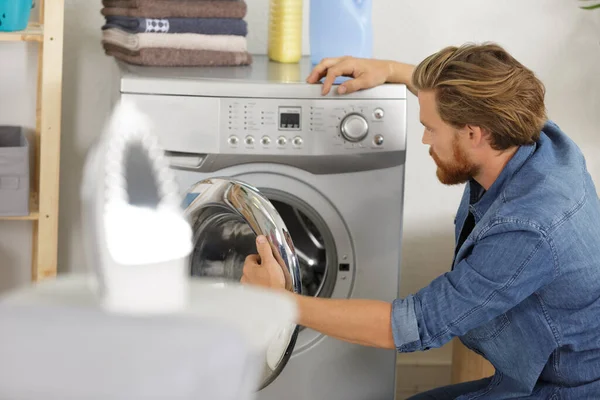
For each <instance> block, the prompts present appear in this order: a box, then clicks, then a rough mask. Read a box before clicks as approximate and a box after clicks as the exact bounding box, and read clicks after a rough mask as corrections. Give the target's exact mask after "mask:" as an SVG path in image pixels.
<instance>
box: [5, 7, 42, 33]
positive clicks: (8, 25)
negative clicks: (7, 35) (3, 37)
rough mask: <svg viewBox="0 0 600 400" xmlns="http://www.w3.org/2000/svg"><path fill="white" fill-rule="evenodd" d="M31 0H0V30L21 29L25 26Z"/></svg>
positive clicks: (29, 13) (29, 12) (11, 30)
mask: <svg viewBox="0 0 600 400" xmlns="http://www.w3.org/2000/svg"><path fill="white" fill-rule="evenodd" d="M33 5H34V2H33V0H0V31H4V32H13V31H22V30H23V29H25V28H26V27H27V23H28V22H29V17H30V15H31V9H32V8H33Z"/></svg>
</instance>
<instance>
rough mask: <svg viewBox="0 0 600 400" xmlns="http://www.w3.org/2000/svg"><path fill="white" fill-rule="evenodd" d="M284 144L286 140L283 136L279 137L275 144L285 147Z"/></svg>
mask: <svg viewBox="0 0 600 400" xmlns="http://www.w3.org/2000/svg"><path fill="white" fill-rule="evenodd" d="M286 143H287V139H286V138H285V136H279V138H278V139H277V144H278V145H280V146H285V144H286Z"/></svg>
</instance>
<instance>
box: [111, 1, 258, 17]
mask: <svg viewBox="0 0 600 400" xmlns="http://www.w3.org/2000/svg"><path fill="white" fill-rule="evenodd" d="M102 2H103V4H104V8H103V9H102V15H104V16H126V17H142V18H173V17H174V18H238V19H241V18H244V17H245V16H246V12H247V11H248V6H247V5H246V2H245V1H232V0H231V1H225V0H135V1H131V0H103V1H102Z"/></svg>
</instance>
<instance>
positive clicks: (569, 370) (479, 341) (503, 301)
mask: <svg viewBox="0 0 600 400" xmlns="http://www.w3.org/2000/svg"><path fill="white" fill-rule="evenodd" d="M469 211H470V212H471V213H472V214H473V216H474V219H475V227H474V228H473V230H472V232H471V234H470V235H469V236H468V237H467V239H466V240H465V241H464V243H463V245H462V246H461V247H460V248H459V249H457V254H456V258H455V260H454V265H453V268H452V270H451V271H449V272H447V273H445V274H444V275H442V276H440V277H438V278H437V279H435V280H434V281H433V282H431V284H430V285H428V286H427V287H425V288H423V289H422V290H420V291H418V292H417V293H415V294H414V295H411V296H408V297H407V298H404V299H397V300H395V301H394V302H393V312H392V327H393V333H394V340H395V343H396V347H397V349H398V351H399V352H411V351H417V350H427V349H428V348H432V347H439V346H442V345H444V344H445V343H447V342H448V341H450V340H451V339H452V338H453V337H455V336H458V337H460V339H461V341H462V342H463V343H464V344H465V345H466V346H467V347H469V348H470V349H472V350H473V351H475V352H477V353H479V354H481V355H483V356H484V357H485V358H486V359H488V360H489V361H490V362H491V363H492V365H493V366H494V367H495V369H496V373H495V375H494V377H493V378H492V379H491V382H490V384H489V385H488V387H487V388H485V389H483V390H481V391H479V392H476V393H471V394H468V395H464V396H462V397H459V399H465V400H466V399H478V398H485V399H509V398H510V399H513V398H520V399H523V398H525V399H591V398H600V201H599V199H598V195H597V194H596V188H595V186H594V183H593V182H592V178H591V177H590V175H589V173H588V171H587V169H586V163H585V159H584V157H583V155H582V153H581V151H580V150H579V148H578V147H577V146H576V145H575V144H574V143H573V141H571V140H570V139H569V138H568V137H567V136H566V135H565V134H564V133H563V132H562V131H561V130H560V129H559V127H558V126H557V125H556V124H554V123H552V122H548V123H546V125H545V126H544V128H543V131H542V133H541V137H540V139H539V140H538V141H537V143H535V144H533V145H530V146H521V147H520V148H519V149H518V151H517V152H516V153H515V155H514V156H513V157H512V159H511V160H510V161H509V162H508V163H507V165H506V166H505V168H504V169H503V171H502V172H501V174H500V176H499V177H498V179H497V180H496V181H495V182H494V183H493V185H492V186H491V187H490V188H489V190H488V191H486V192H485V193H484V191H483V190H482V188H481V187H480V186H479V185H478V184H477V183H476V182H474V181H472V182H470V183H469V184H468V185H466V188H465V192H464V196H463V199H462V201H461V203H460V206H459V208H458V213H457V216H456V222H455V225H456V237H457V238H458V237H459V234H460V232H461V229H462V226H463V224H464V222H465V220H466V218H467V216H468V214H469Z"/></svg>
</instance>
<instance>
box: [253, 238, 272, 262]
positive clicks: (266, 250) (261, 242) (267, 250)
mask: <svg viewBox="0 0 600 400" xmlns="http://www.w3.org/2000/svg"><path fill="white" fill-rule="evenodd" d="M256 250H258V254H259V255H260V260H261V264H264V263H266V262H267V261H270V260H274V259H275V257H273V250H271V245H270V244H269V241H268V240H267V238H266V237H264V236H262V235H259V236H258V237H257V238H256Z"/></svg>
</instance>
